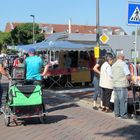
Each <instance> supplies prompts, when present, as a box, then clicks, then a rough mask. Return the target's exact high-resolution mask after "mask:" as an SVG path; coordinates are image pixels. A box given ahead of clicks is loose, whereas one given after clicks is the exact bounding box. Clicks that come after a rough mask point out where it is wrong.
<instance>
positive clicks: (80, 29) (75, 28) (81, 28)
mask: <svg viewBox="0 0 140 140" xmlns="http://www.w3.org/2000/svg"><path fill="white" fill-rule="evenodd" d="M20 24H24V23H20V22H12V23H10V22H8V23H7V24H6V27H5V32H10V31H11V30H12V29H14V28H15V27H16V26H17V25H20ZM38 25H39V27H40V28H42V29H43V28H44V27H53V33H58V32H64V31H68V29H69V25H68V24H48V23H38ZM98 28H100V29H109V30H111V31H112V34H114V33H115V31H116V30H122V31H124V30H123V29H122V28H121V27H117V26H100V27H98ZM71 32H72V33H86V34H95V33H96V26H92V25H75V24H72V25H71ZM125 34H126V33H125Z"/></svg>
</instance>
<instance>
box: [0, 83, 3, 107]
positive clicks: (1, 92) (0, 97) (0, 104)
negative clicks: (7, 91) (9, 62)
mask: <svg viewBox="0 0 140 140" xmlns="http://www.w3.org/2000/svg"><path fill="white" fill-rule="evenodd" d="M2 94H3V88H2V85H1V83H0V107H1V106H2Z"/></svg>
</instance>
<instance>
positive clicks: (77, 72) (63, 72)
mask: <svg viewBox="0 0 140 140" xmlns="http://www.w3.org/2000/svg"><path fill="white" fill-rule="evenodd" d="M44 78H49V79H50V80H51V81H52V82H53V83H52V84H51V85H50V86H49V88H51V87H53V86H54V85H57V86H59V87H61V88H63V87H73V83H84V82H90V81H91V73H90V70H89V69H79V68H57V69H50V70H48V72H47V73H46V75H45V76H44ZM63 78H66V79H63ZM62 80H63V82H64V81H65V80H66V81H65V82H66V83H65V84H64V85H62V84H61V82H60V81H62Z"/></svg>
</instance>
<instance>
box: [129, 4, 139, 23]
mask: <svg viewBox="0 0 140 140" xmlns="http://www.w3.org/2000/svg"><path fill="white" fill-rule="evenodd" d="M127 23H128V24H129V25H139V24H140V3H136V2H129V3H128V18H127Z"/></svg>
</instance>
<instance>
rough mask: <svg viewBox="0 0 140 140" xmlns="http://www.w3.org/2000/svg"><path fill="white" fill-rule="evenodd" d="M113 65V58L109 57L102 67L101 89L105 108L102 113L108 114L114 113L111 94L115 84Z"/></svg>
mask: <svg viewBox="0 0 140 140" xmlns="http://www.w3.org/2000/svg"><path fill="white" fill-rule="evenodd" d="M112 63H113V56H112V55H108V56H106V61H105V62H104V63H103V65H102V66H101V71H100V83H99V85H100V87H101V88H102V90H103V98H102V100H103V106H104V108H103V109H102V111H105V112H106V113H108V112H112V110H111V105H110V98H111V93H112V91H113V84H112V72H111V65H112Z"/></svg>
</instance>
